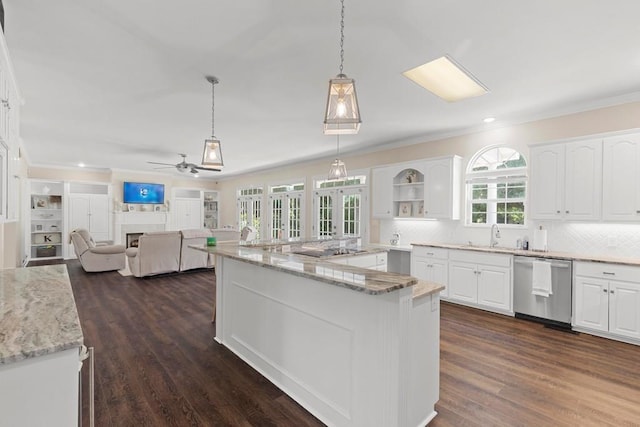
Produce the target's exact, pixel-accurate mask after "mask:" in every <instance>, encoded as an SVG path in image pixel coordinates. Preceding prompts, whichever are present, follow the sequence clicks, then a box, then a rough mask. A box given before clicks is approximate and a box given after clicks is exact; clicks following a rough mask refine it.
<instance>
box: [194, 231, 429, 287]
mask: <svg viewBox="0 0 640 427" xmlns="http://www.w3.org/2000/svg"><path fill="white" fill-rule="evenodd" d="M190 247H191V248H193V249H197V250H200V251H204V252H209V253H212V254H215V255H220V256H223V257H228V258H231V259H235V260H238V261H242V262H247V263H250V264H255V265H259V266H263V267H265V268H270V269H273V270H278V271H283V272H286V273H290V274H293V275H296V276H300V277H306V278H310V279H313V280H318V281H320V282H325V283H328V284H331V285H335V286H341V287H344V288H347V289H351V290H354V291H358V292H364V293H367V294H370V295H378V294H384V293H388V292H393V291H395V290H397V289H402V288H406V287H408V286H413V285H414V284H416V283H417V281H418V280H417V279H416V278H414V277H411V276H407V275H405V274H398V273H387V272H383V271H377V270H370V269H366V268H360V267H355V266H349V265H345V264H338V263H333V262H331V261H329V260H330V259H338V258H344V257H349V256H358V255H363V254H366V253H379V252H386V250H383V249H381V248H368V247H363V248H359V249H360V250H362V252H359V253H357V254H347V255H337V256H332V257H319V258H316V257H312V256H305V255H299V254H294V253H287V252H285V253H283V252H281V247H278V246H273V245H269V246H265V247H264V248H262V247H259V246H253V247H247V246H242V245H237V244H229V243H223V244H218V245H217V246H209V247H208V246H203V245H190ZM439 290H440V289H438V290H435V289H434V290H431V292H438V291H439Z"/></svg>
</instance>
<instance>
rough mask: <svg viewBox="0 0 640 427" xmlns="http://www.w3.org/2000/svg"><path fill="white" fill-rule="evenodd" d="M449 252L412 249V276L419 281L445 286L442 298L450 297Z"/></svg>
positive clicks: (433, 249)
mask: <svg viewBox="0 0 640 427" xmlns="http://www.w3.org/2000/svg"><path fill="white" fill-rule="evenodd" d="M448 258H449V251H448V250H447V249H442V248H433V247H429V246H413V247H412V249H411V275H412V276H413V277H415V278H417V279H420V280H425V281H427V282H432V283H438V284H440V285H444V286H445V288H444V290H443V291H441V292H440V297H442V298H447V296H448V295H449V285H448V282H449V281H448V278H449V261H448Z"/></svg>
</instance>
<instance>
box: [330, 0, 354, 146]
mask: <svg viewBox="0 0 640 427" xmlns="http://www.w3.org/2000/svg"><path fill="white" fill-rule="evenodd" d="M340 4H341V6H342V11H341V15H340V73H338V75H337V76H336V77H335V78H333V79H331V80H329V95H328V96H327V109H326V112H325V116H324V134H325V135H347V134H352V135H353V134H356V133H358V131H359V130H360V123H362V120H361V119H360V109H359V108H358V98H357V97H356V82H355V80H353V79H350V78H348V77H347V76H346V75H345V74H344V73H343V72H342V68H343V64H344V0H340Z"/></svg>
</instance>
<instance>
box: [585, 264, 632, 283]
mask: <svg viewBox="0 0 640 427" xmlns="http://www.w3.org/2000/svg"><path fill="white" fill-rule="evenodd" d="M573 268H574V272H575V274H576V276H587V277H596V278H599V279H609V280H624V281H627V282H638V281H640V267H634V266H631V265H618V264H607V263H604V262H582V261H581V262H574V263H573Z"/></svg>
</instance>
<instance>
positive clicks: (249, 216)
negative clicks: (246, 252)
mask: <svg viewBox="0 0 640 427" xmlns="http://www.w3.org/2000/svg"><path fill="white" fill-rule="evenodd" d="M237 213H238V227H239V229H240V230H242V229H243V228H244V227H246V226H247V225H250V226H252V227H253V228H255V229H256V230H257V236H256V238H257V239H259V238H260V230H261V225H262V188H260V187H248V188H241V189H239V190H238V205H237Z"/></svg>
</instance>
